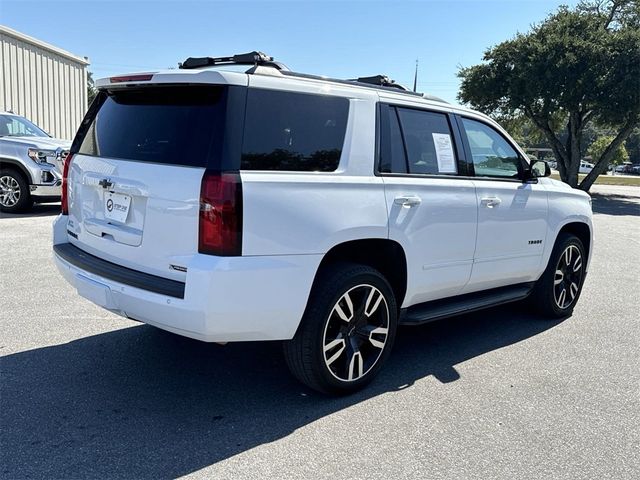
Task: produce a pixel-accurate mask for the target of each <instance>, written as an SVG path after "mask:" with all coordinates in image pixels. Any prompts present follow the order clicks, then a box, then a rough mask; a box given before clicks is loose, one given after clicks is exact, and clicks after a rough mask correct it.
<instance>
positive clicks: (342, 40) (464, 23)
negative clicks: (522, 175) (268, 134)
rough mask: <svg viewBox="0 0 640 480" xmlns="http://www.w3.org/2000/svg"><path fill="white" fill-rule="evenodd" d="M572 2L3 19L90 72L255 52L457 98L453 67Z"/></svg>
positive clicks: (257, 6) (2, 2)
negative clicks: (79, 60)
mask: <svg viewBox="0 0 640 480" xmlns="http://www.w3.org/2000/svg"><path fill="white" fill-rule="evenodd" d="M561 3H565V4H570V5H573V4H575V3H576V1H575V0H567V1H564V2H560V1H551V0H529V1H525V0H499V1H481V0H467V1H462V0H450V1H421V2H417V1H416V2H403V1H396V2H365V1H352V2H347V1H342V2H337V1H324V2H306V1H297V2H296V1H285V2H274V1H261V2H246V1H235V2H213V1H209V2H204V1H201V2H186V1H184V2H177V1H161V0H155V1H139V0H138V1H136V0H131V1H109V2H104V1H90V0H86V1H84V2H74V1H56V0H50V1H44V2H37V1H29V0H19V1H18V0H0V23H2V24H3V25H6V26H8V27H10V28H13V29H15V30H18V31H20V32H23V33H26V34H27V35H31V36H33V37H36V38H38V39H40V40H43V41H45V42H49V43H51V44H53V45H56V46H58V47H60V48H63V49H65V50H68V51H70V52H72V53H74V54H76V55H80V56H87V57H89V59H90V61H91V65H90V67H89V69H90V70H91V71H92V72H94V78H99V77H105V76H110V75H113V74H117V73H126V72H132V71H139V70H149V69H158V68H167V67H170V66H176V64H177V63H178V62H179V61H181V60H183V59H185V58H186V57H188V56H205V55H210V56H219V55H227V54H233V53H242V52H245V51H251V50H256V49H258V50H262V51H264V52H266V53H268V54H270V55H273V56H274V57H275V58H276V59H278V60H280V61H282V62H284V63H286V64H287V65H288V66H289V67H290V68H292V69H293V70H297V71H301V72H306V73H315V74H320V75H328V76H332V77H338V78H352V77H357V76H367V75H375V74H378V73H384V74H387V75H389V76H390V77H391V78H394V79H395V80H396V81H398V82H400V83H404V84H406V85H411V84H412V83H413V71H414V66H415V59H416V58H419V60H420V68H419V77H418V90H420V91H424V92H429V93H431V94H434V95H438V96H440V97H443V98H444V99H446V100H449V101H455V97H456V94H457V91H458V80H457V78H456V71H457V70H458V66H460V65H462V66H469V65H473V64H475V63H478V62H480V60H481V58H482V54H483V52H484V50H485V49H486V48H488V47H490V46H492V45H494V44H496V43H499V42H500V41H502V40H505V39H508V38H510V37H512V36H514V35H515V34H516V33H517V32H519V31H520V32H524V31H527V30H528V28H529V26H530V25H531V24H532V23H535V22H538V21H540V20H542V19H544V18H545V16H546V15H547V14H548V13H549V12H551V11H553V10H555V9H556V8H557V7H558V6H559V5H560V4H561Z"/></svg>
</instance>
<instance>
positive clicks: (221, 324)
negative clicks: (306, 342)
mask: <svg viewBox="0 0 640 480" xmlns="http://www.w3.org/2000/svg"><path fill="white" fill-rule="evenodd" d="M60 218H61V217H58V220H57V221H56V223H57V222H59V221H60ZM65 223H66V222H65ZM54 230H55V225H54ZM57 238H58V239H59V237H57ZM54 239H56V235H55V234H54ZM69 245H70V244H68V243H59V244H57V245H55V246H54V259H55V263H56V266H57V267H58V270H59V271H60V273H61V274H62V275H63V276H64V278H65V279H66V280H67V281H68V282H69V283H70V284H71V285H72V286H73V287H74V288H75V289H76V290H77V291H78V294H79V295H81V296H82V297H84V298H86V299H88V300H90V301H92V302H93V303H95V304H97V305H99V306H101V307H103V308H106V309H108V310H110V311H112V312H114V313H116V314H118V315H122V316H124V317H127V318H131V319H135V320H139V321H141V322H144V323H148V324H150V325H154V326H156V327H159V328H162V329H165V330H168V331H171V332H174V333H177V334H179V335H183V336H186V337H191V338H195V339H198V340H202V341H206V342H233V341H248V340H286V339H290V338H292V337H293V335H294V334H295V332H296V329H297V328H298V324H299V323H300V319H301V318H302V314H303V313H304V309H305V307H306V302H307V298H308V296H309V292H310V290H311V284H312V282H313V278H314V276H315V272H316V269H317V267H318V265H319V264H320V261H321V259H322V258H321V257H322V256H321V255H290V256H289V255H286V256H259V257H213V256H209V255H199V254H198V255H194V256H193V258H192V261H191V262H190V264H189V265H188V271H187V276H186V281H185V283H184V296H183V298H179V297H176V296H171V295H168V294H167V293H171V292H162V293H159V292H157V291H152V290H149V289H146V288H141V287H144V286H145V284H144V283H140V282H139V281H138V282H137V283H136V282H135V281H131V279H135V278H137V279H138V280H140V279H142V278H145V279H146V280H153V278H151V279H149V278H148V277H153V276H151V275H147V274H145V273H142V272H135V271H133V270H131V269H127V268H124V267H119V266H118V265H115V264H112V263H109V262H104V260H100V259H96V257H92V258H88V257H86V253H84V252H82V250H80V249H78V248H77V247H74V246H71V247H69ZM72 249H75V250H79V251H80V252H82V253H80V254H78V256H80V257H82V256H83V255H84V256H85V258H84V259H83V260H82V261H80V260H78V258H77V257H74V256H71V254H70V253H69V252H72V253H73V252H74V250H72ZM75 253H77V252H75ZM89 257H91V256H89ZM100 262H104V263H107V264H108V265H107V266H106V267H109V266H110V267H109V268H110V269H111V270H109V269H105V268H104V267H105V265H101V266H99V267H96V266H95V265H100ZM118 269H121V270H118ZM114 271H115V272H116V273H115V274H114ZM132 272H134V273H132ZM116 274H117V275H119V276H117V275H116ZM140 275H141V276H140ZM155 278H160V277H155ZM162 280H166V279H162ZM169 281H170V282H172V281H171V280H169ZM175 283H180V282H175Z"/></svg>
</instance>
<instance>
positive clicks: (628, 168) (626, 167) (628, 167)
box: [616, 162, 633, 173]
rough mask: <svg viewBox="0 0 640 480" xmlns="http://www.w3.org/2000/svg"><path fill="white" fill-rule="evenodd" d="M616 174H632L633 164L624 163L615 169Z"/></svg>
mask: <svg viewBox="0 0 640 480" xmlns="http://www.w3.org/2000/svg"><path fill="white" fill-rule="evenodd" d="M616 173H633V163H631V162H624V163H623V164H622V165H618V166H617V167H616Z"/></svg>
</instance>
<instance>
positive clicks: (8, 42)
mask: <svg viewBox="0 0 640 480" xmlns="http://www.w3.org/2000/svg"><path fill="white" fill-rule="evenodd" d="M0 60H1V63H2V69H1V70H0V111H2V110H4V111H12V112H13V113H17V114H18V115H22V116H24V117H26V118H28V119H29V120H31V121H32V122H33V123H35V124H36V125H38V126H39V127H40V128H42V129H44V130H45V131H47V132H48V133H49V134H50V135H53V136H54V137H57V138H63V139H68V140H71V139H72V138H73V136H74V135H75V132H76V129H77V128H78V125H80V122H81V121H82V117H83V116H84V113H85V111H86V110H87V65H89V62H88V59H87V58H86V57H85V58H82V57H78V56H76V55H73V54H71V53H69V52H66V51H65V50H62V49H60V48H58V47H54V46H53V45H49V44H48V43H45V42H42V41H40V40H37V39H35V38H33V37H30V36H28V35H24V34H22V33H20V32H16V31H15V30H13V29H11V28H8V27H5V26H3V25H0Z"/></svg>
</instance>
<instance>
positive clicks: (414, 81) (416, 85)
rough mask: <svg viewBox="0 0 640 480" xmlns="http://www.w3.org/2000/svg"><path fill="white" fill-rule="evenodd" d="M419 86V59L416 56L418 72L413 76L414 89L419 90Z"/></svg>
mask: <svg viewBox="0 0 640 480" xmlns="http://www.w3.org/2000/svg"><path fill="white" fill-rule="evenodd" d="M417 88H418V59H417V58H416V73H415V75H414V77H413V91H414V92H417V91H418V90H417Z"/></svg>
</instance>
